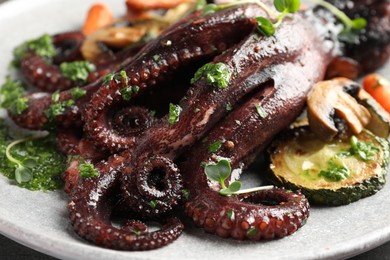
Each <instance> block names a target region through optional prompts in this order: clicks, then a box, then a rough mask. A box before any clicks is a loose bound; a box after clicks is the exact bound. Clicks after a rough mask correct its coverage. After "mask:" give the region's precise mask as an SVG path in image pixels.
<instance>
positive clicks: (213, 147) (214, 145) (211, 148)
mask: <svg viewBox="0 0 390 260" xmlns="http://www.w3.org/2000/svg"><path fill="white" fill-rule="evenodd" d="M222 144H223V142H222V141H221V140H218V141H215V142H214V143H212V144H210V146H209V148H208V151H209V152H210V153H215V152H216V151H218V150H219V149H220V148H221V147H222Z"/></svg>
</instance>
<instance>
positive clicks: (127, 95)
mask: <svg viewBox="0 0 390 260" xmlns="http://www.w3.org/2000/svg"><path fill="white" fill-rule="evenodd" d="M138 91H139V87H138V86H127V87H124V88H122V89H121V90H120V92H121V95H122V98H123V100H126V101H128V100H130V99H131V97H132V96H133V94H135V93H137V92H138Z"/></svg>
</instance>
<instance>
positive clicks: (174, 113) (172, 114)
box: [168, 103, 182, 125]
mask: <svg viewBox="0 0 390 260" xmlns="http://www.w3.org/2000/svg"><path fill="white" fill-rule="evenodd" d="M181 111H182V108H181V107H180V106H179V105H175V104H172V103H170V104H169V117H168V123H169V124H170V125H173V124H175V123H177V122H179V117H180V113H181Z"/></svg>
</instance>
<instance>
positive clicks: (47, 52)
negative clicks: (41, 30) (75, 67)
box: [12, 34, 56, 67]
mask: <svg viewBox="0 0 390 260" xmlns="http://www.w3.org/2000/svg"><path fill="white" fill-rule="evenodd" d="M29 51H32V52H34V53H36V54H37V55H39V56H41V57H43V58H44V59H46V60H49V59H51V58H52V57H53V56H54V55H55V54H56V50H55V47H54V45H53V41H52V38H51V36H50V35H48V34H44V35H42V36H41V37H39V38H36V39H32V40H29V41H26V42H24V43H22V44H21V45H19V46H17V47H16V48H15V49H14V50H13V55H14V60H13V61H12V64H13V65H14V66H16V67H20V63H21V60H22V58H23V57H24V56H26V55H27V54H28V53H29Z"/></svg>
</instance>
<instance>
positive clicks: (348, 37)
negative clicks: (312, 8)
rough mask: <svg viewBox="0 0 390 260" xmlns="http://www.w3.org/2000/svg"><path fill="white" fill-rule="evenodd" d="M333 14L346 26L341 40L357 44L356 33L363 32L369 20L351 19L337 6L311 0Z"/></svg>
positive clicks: (319, 0)
mask: <svg viewBox="0 0 390 260" xmlns="http://www.w3.org/2000/svg"><path fill="white" fill-rule="evenodd" d="M311 1H312V2H313V3H315V4H317V5H320V6H322V7H324V8H326V9H328V10H329V11H330V12H332V13H333V14H334V15H335V16H336V17H337V18H338V19H340V21H341V22H342V23H343V24H344V30H343V31H341V32H340V34H339V38H340V39H341V40H343V41H346V42H348V43H357V37H356V31H359V30H362V29H364V28H365V27H366V26H367V20H366V19H364V18H361V17H359V18H355V19H351V18H349V17H348V16H347V15H346V14H345V13H344V12H343V11H341V10H340V9H338V8H337V7H336V6H334V5H332V4H331V3H329V2H326V1H324V0H311Z"/></svg>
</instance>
